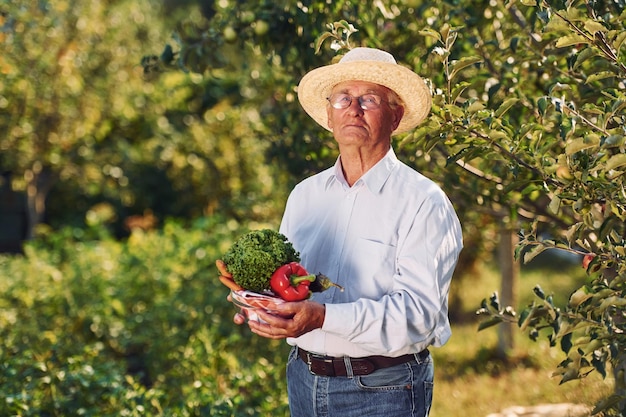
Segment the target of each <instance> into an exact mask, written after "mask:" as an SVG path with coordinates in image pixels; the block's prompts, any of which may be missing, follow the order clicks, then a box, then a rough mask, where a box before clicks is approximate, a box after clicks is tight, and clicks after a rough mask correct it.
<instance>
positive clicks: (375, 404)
mask: <svg viewBox="0 0 626 417" xmlns="http://www.w3.org/2000/svg"><path fill="white" fill-rule="evenodd" d="M433 374H434V366H433V361H432V358H431V356H430V355H429V356H428V357H427V358H426V359H424V360H420V359H419V358H417V359H416V361H411V362H407V363H403V364H400V365H396V366H392V367H389V368H384V369H379V370H377V371H374V372H372V373H371V374H369V375H364V376H354V377H352V378H349V377H341V376H335V377H325V376H316V375H313V374H311V373H310V372H309V368H308V365H307V364H306V363H304V361H302V360H301V359H300V358H298V355H297V351H296V348H293V349H291V352H290V353H289V360H288V362H287V389H288V393H289V409H290V411H291V417H368V416H371V417H427V416H428V413H429V412H430V406H431V403H432V398H433Z"/></svg>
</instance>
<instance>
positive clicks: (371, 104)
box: [326, 93, 388, 110]
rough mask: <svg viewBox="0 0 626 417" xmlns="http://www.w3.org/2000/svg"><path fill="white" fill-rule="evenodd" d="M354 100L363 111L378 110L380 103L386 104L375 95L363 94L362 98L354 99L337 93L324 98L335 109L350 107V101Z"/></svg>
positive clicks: (348, 95)
mask: <svg viewBox="0 0 626 417" xmlns="http://www.w3.org/2000/svg"><path fill="white" fill-rule="evenodd" d="M354 99H357V100H358V102H359V106H360V107H361V108H362V109H363V110H376V109H378V108H380V105H381V103H382V102H385V103H388V102H387V101H385V100H383V99H382V98H381V97H380V96H379V95H376V94H363V95H362V96H359V97H354V96H351V95H350V94H345V93H337V94H333V95H332V96H330V97H327V98H326V100H328V102H329V103H330V105H331V106H333V107H334V108H336V109H347V108H348V107H350V105H352V100H354Z"/></svg>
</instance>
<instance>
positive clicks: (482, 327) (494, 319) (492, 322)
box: [478, 317, 503, 331]
mask: <svg viewBox="0 0 626 417" xmlns="http://www.w3.org/2000/svg"><path fill="white" fill-rule="evenodd" d="M502 321H503V320H502V318H500V317H491V318H489V319H488V320H484V321H481V322H480V323H479V324H478V331H481V330H485V329H487V328H489V327H492V326H495V325H497V324H500V323H502Z"/></svg>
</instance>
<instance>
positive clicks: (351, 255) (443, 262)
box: [280, 149, 463, 357]
mask: <svg viewBox="0 0 626 417" xmlns="http://www.w3.org/2000/svg"><path fill="white" fill-rule="evenodd" d="M280 231H281V233H283V234H284V235H285V236H287V238H288V239H289V240H290V241H291V242H292V243H293V245H294V247H295V249H296V250H297V251H299V252H300V256H301V259H302V264H303V266H304V267H305V268H306V269H307V270H308V271H309V272H310V273H318V272H321V273H323V274H325V275H327V276H328V277H329V278H330V279H331V280H333V281H334V282H336V283H338V284H339V285H341V286H343V287H344V291H343V292H341V291H340V290H338V289H335V288H332V289H330V290H327V291H324V292H322V293H315V294H314V295H313V298H312V299H313V300H315V301H318V302H320V303H323V304H325V305H326V316H325V320H324V324H323V326H322V328H321V329H316V330H313V331H311V332H309V333H307V334H305V335H303V336H300V337H298V338H289V339H287V342H288V343H289V344H291V345H294V344H295V345H297V346H299V347H300V348H302V349H305V350H308V351H311V352H315V353H320V354H325V355H330V356H351V357H363V356H369V355H386V356H400V355H403V354H406V353H416V352H419V351H421V350H423V349H425V348H427V347H428V346H430V345H433V346H441V345H443V344H444V343H445V342H446V341H447V340H448V339H449V337H450V334H451V332H450V323H449V321H448V290H449V286H450V279H451V277H452V273H453V271H454V267H455V265H456V262H457V259H458V255H459V252H460V251H461V248H462V246H463V243H462V236H461V226H460V223H459V220H458V218H457V216H456V213H455V211H454V208H453V207H452V204H451V203H450V201H449V200H448V198H447V197H446V195H445V194H444V193H443V191H442V190H441V189H440V188H439V186H437V185H436V184H435V183H434V182H433V181H431V180H429V179H428V178H426V177H424V176H423V175H422V174H420V173H418V172H417V171H415V170H413V169H411V168H410V167H408V166H407V165H405V164H404V163H402V162H401V161H399V160H398V159H397V157H396V155H395V153H394V152H393V150H392V149H390V150H389V152H388V153H387V155H386V156H385V157H384V158H383V159H382V160H381V161H379V162H378V163H377V164H376V165H375V166H374V167H372V168H371V169H370V170H369V171H368V172H366V173H365V175H363V176H362V177H361V178H360V179H359V180H358V181H357V182H356V183H355V184H354V185H353V186H352V187H350V186H349V185H348V184H347V182H346V180H345V178H344V176H343V173H342V170H341V158H339V159H338V160H337V163H336V164H335V166H334V167H332V168H329V169H327V170H325V171H323V172H321V173H319V174H317V175H314V176H312V177H310V178H307V179H305V180H304V181H302V182H301V183H300V184H298V185H297V186H296V187H295V188H294V190H293V191H292V192H291V195H290V196H289V199H288V201H287V206H286V209H285V214H284V216H283V221H282V223H281V228H280Z"/></svg>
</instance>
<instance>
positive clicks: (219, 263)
mask: <svg viewBox="0 0 626 417" xmlns="http://www.w3.org/2000/svg"><path fill="white" fill-rule="evenodd" d="M215 266H217V270H218V271H220V275H223V276H225V277H227V278H232V277H233V274H231V273H230V272H228V269H226V263H225V262H224V261H222V260H221V259H218V260H217V261H215Z"/></svg>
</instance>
